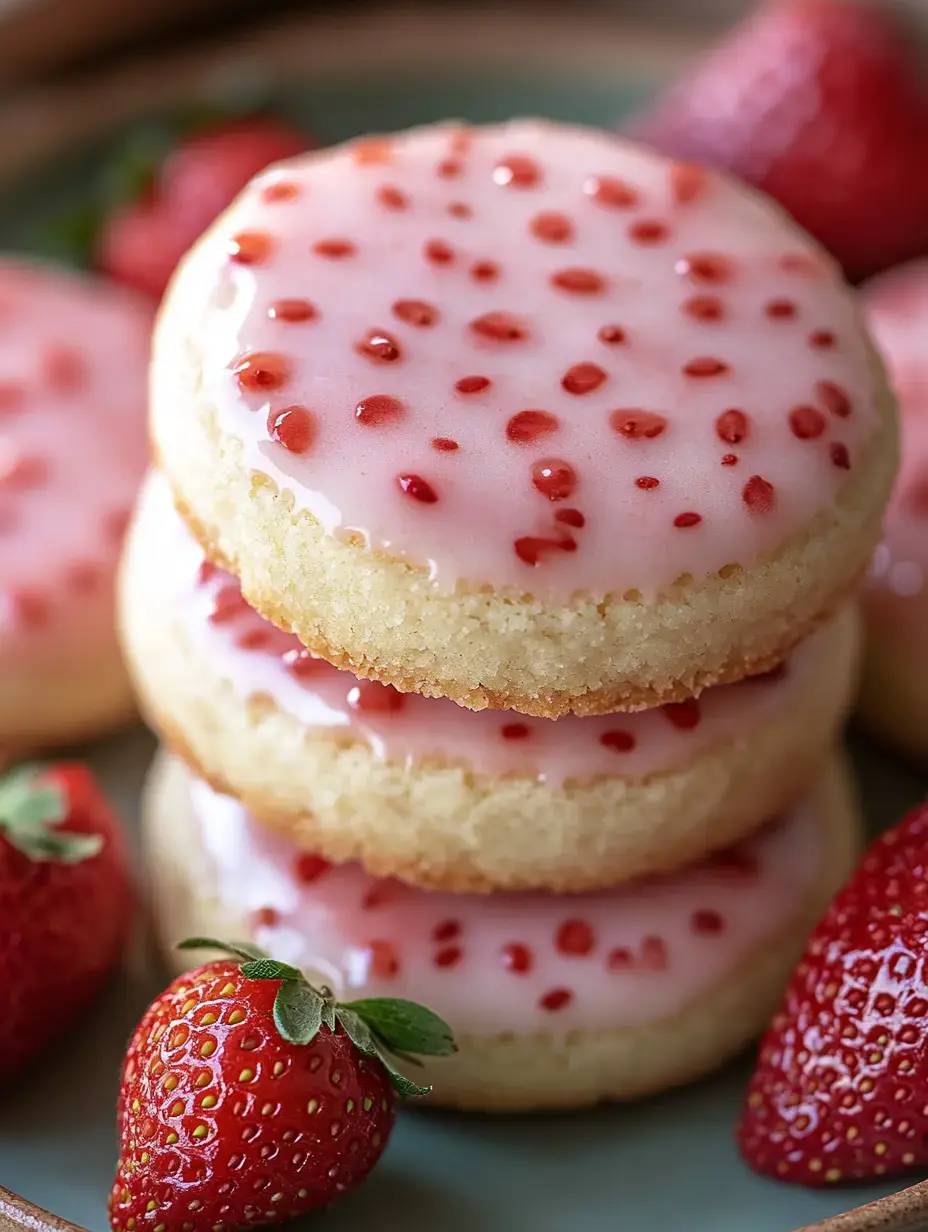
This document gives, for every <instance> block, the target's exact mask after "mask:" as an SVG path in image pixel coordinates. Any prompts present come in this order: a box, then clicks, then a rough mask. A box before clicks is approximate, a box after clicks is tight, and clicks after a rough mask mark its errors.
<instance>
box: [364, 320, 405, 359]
mask: <svg viewBox="0 0 928 1232" xmlns="http://www.w3.org/2000/svg"><path fill="white" fill-rule="evenodd" d="M355 350H356V351H357V352H358V354H359V355H363V356H364V358H365V359H369V360H370V361H371V362H372V363H375V364H392V363H396V361H397V360H398V359H402V358H403V352H402V350H401V348H400V344H399V343H398V342H397V340H396V339H395V338H394V337H393V336H392V335H391V334H387V333H384V332H383V330H379V329H372V330H371V331H370V333H368V334H365V336H364V337H363V338H361V339H360V340H359V341H358V342H357V344H356V345H355Z"/></svg>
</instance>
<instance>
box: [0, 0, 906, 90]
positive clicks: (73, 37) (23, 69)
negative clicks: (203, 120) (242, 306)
mask: <svg viewBox="0 0 928 1232" xmlns="http://www.w3.org/2000/svg"><path fill="white" fill-rule="evenodd" d="M453 2H454V0H450V2H449V0H421V5H420V7H422V8H426V9H428V8H431V9H441V8H448V7H451V4H452V3H453ZM879 2H880V3H881V6H882V7H891V8H895V9H899V10H901V11H902V12H903V13H905V14H906V15H908V16H909V17H910V18H914V19H915V20H916V21H920V22H922V23H923V24H925V25H928V0H879ZM410 7H413V6H410ZM470 7H471V8H472V9H474V10H475V11H479V10H480V9H481V8H483V9H496V10H498V9H501V8H516V9H518V8H521V9H523V10H529V11H531V10H538V9H545V8H547V9H549V10H552V11H555V12H561V13H564V12H565V11H566V10H567V9H568V7H569V9H570V12H571V14H575V15H576V20H578V21H582V20H583V16H584V13H585V12H587V13H590V14H594V15H595V14H599V15H602V14H604V13H606V14H614V15H615V16H616V18H624V19H627V20H628V21H629V22H634V23H635V24H636V25H637V26H641V25H650V26H655V27H657V28H659V29H661V30H663V31H664V32H666V33H667V34H668V36H671V37H672V36H674V35H675V34H678V35H681V36H683V37H686V36H689V35H693V34H695V35H697V36H698V35H700V34H702V35H704V36H705V37H706V38H709V37H711V35H712V34H713V33H714V32H717V31H718V30H719V29H721V28H722V27H724V26H726V25H728V24H731V23H732V22H734V21H735V20H737V19H738V18H739V17H740V16H742V15H743V14H744V13H745V12H746V11H747V10H748V9H749V8H751V7H752V5H751V3H750V0H562V2H561V3H557V0H555V2H554V3H551V2H550V0H548V2H545V0H541V2H540V3H539V0H524V2H523V3H521V4H520V3H519V0H510V2H509V3H508V4H500V3H499V2H498V0H497V2H496V3H492V2H489V3H480V0H472V3H471V5H470ZM379 8H381V5H379V4H378V3H376V2H371V0H355V2H354V3H352V0H330V2H329V3H313V2H312V0H0V88H4V89H11V88H15V87H16V86H22V85H23V84H24V83H26V82H29V81H35V80H36V79H38V78H40V77H41V76H43V75H47V74H49V73H51V72H54V71H56V70H57V71H61V70H62V69H63V68H69V67H70V68H72V69H73V68H74V67H76V66H77V67H80V66H84V67H86V66H88V65H90V64H93V65H95V66H98V65H99V64H100V62H101V59H102V58H104V57H112V56H113V55H117V54H120V55H125V54H129V53H132V52H136V53H137V52H138V51H139V50H146V49H148V50H152V49H154V48H157V47H158V46H159V45H160V46H165V45H168V44H171V43H175V44H176V42H177V41H178V40H186V41H190V40H195V39H200V40H202V39H204V38H209V37H222V36H228V35H229V34H231V33H232V32H233V31H234V30H236V29H243V28H244V29H247V27H248V25H249V24H252V25H259V24H267V23H268V22H269V21H273V20H274V18H275V16H278V17H279V16H282V15H285V14H288V13H289V14H293V13H305V12H310V11H314V10H315V11H322V12H323V13H325V14H327V15H329V16H337V15H338V14H339V13H341V12H343V11H345V10H347V9H354V10H358V9H363V10H366V11H367V12H368V13H369V15H370V19H371V20H372V21H376V20H377V15H378V9H379Z"/></svg>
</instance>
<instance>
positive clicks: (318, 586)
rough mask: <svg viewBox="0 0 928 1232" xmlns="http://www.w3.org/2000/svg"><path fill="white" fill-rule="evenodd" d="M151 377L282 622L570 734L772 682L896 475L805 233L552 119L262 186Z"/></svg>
mask: <svg viewBox="0 0 928 1232" xmlns="http://www.w3.org/2000/svg"><path fill="white" fill-rule="evenodd" d="M152 389H153V411H152V423H153V435H154V441H155V446H156V450H157V453H158V455H159V456H160V461H161V463H162V465H163V468H164V470H165V472H166V474H167V476H168V479H169V481H170V483H171V485H172V488H173V490H174V493H175V497H176V500H177V503H178V506H179V508H180V509H181V511H182V513H183V514H184V516H185V518H186V519H187V521H188V522H189V524H190V526H191V528H192V529H193V530H194V533H195V534H196V535H197V537H198V538H199V539H200V541H201V543H202V544H203V546H204V548H205V549H206V551H207V553H208V555H209V557H210V559H211V560H213V561H214V562H215V563H217V564H223V565H225V566H226V567H228V568H229V569H230V570H231V571H232V572H234V573H235V574H236V576H238V577H239V578H240V579H241V582H242V587H243V590H244V593H245V595H246V596H247V598H248V600H249V602H251V603H252V604H253V605H254V606H255V607H256V608H257V610H258V611H260V612H261V614H262V615H264V616H265V617H267V618H268V619H270V620H273V621H274V622H275V623H276V624H278V625H280V626H281V627H283V628H286V629H287V630H289V631H293V632H294V633H296V634H297V635H298V636H299V638H300V640H301V641H302V642H303V644H304V645H305V646H307V647H308V648H309V649H310V650H312V651H313V652H314V653H317V654H319V655H321V656H322V657H323V658H326V659H328V660H329V661H330V662H331V663H333V664H334V665H335V666H338V667H341V668H344V669H347V670H350V671H352V672H354V673H355V674H356V675H358V676H361V677H364V678H373V679H377V680H380V681H383V682H386V683H390V684H392V685H394V686H396V688H398V689H399V690H401V691H403V692H406V691H416V692H420V693H423V694H426V695H428V696H445V697H449V698H451V699H452V700H454V701H457V702H459V703H461V704H463V705H466V706H469V707H471V708H473V709H481V708H483V707H487V706H490V707H494V708H512V709H515V710H519V711H522V712H524V713H527V714H534V715H540V716H543V717H549V718H556V717H559V716H561V715H564V714H566V713H570V712H572V713H577V714H598V713H608V712H610V711H613V710H616V709H623V710H631V709H639V708H643V707H647V706H653V705H657V704H661V703H664V702H671V701H679V700H682V699H683V698H685V697H688V696H690V695H692V694H694V693H698V692H699V691H700V690H701V689H703V688H704V687H707V686H710V685H715V684H720V683H726V682H729V681H733V680H738V679H741V678H742V677H743V676H745V675H748V674H752V673H760V672H763V671H766V670H768V669H769V668H771V667H773V666H775V665H776V664H777V663H778V662H779V661H780V660H781V659H782V658H783V657H784V656H785V655H786V654H787V653H788V652H789V651H790V649H791V648H792V647H793V646H794V645H795V644H796V643H797V642H798V641H799V640H801V638H802V637H804V636H806V635H807V634H808V633H809V632H811V631H812V630H813V629H814V628H815V627H817V626H818V625H819V624H820V623H821V622H822V621H823V620H824V619H826V618H827V616H828V615H830V614H831V613H833V612H834V611H835V610H836V609H837V607H838V606H839V605H840V603H841V602H842V601H843V599H844V597H845V596H846V595H847V593H848V592H849V590H850V589H851V588H852V587H853V586H854V584H855V583H856V581H857V579H858V578H859V576H860V574H861V573H862V571H863V570H864V568H865V566H866V563H867V560H868V559H869V556H870V554H871V552H872V550H873V547H874V546H875V543H876V540H877V537H878V534H879V522H880V516H881V513H882V509H883V506H884V504H885V501H886V498H887V496H888V493H889V488H890V484H891V478H892V474H893V471H894V469H895V462H896V455H895V431H896V429H895V421H894V410H893V403H892V398H891V396H890V394H889V392H888V390H887V388H886V385H885V382H884V379H883V375H882V370H881V367H880V364H879V362H878V360H877V359H876V357H875V355H874V353H873V351H872V348H871V347H870V344H869V342H868V340H867V339H866V337H865V335H864V334H863V332H862V330H861V327H860V325H859V323H858V319H857V309H856V305H855V303H854V301H853V299H852V297H851V296H850V294H849V292H848V291H847V289H846V288H845V287H844V286H843V284H842V283H841V281H840V276H839V274H838V272H837V270H836V267H835V266H834V264H833V262H832V261H831V260H830V259H829V258H828V257H827V256H826V255H825V254H824V253H823V252H822V251H821V250H820V249H819V248H818V247H816V246H815V245H814V244H813V242H812V241H811V240H810V239H809V238H808V237H807V236H805V235H804V234H803V233H801V232H799V231H798V230H797V229H796V227H795V226H794V225H793V224H792V223H791V222H790V221H789V220H788V219H787V218H786V217H785V215H784V214H783V213H781V212H780V211H779V210H778V209H776V208H775V207H774V206H772V205H771V204H770V203H769V202H767V201H765V200H762V199H761V198H759V197H757V196H755V195H753V194H751V193H749V192H748V191H747V190H746V189H744V188H742V187H739V186H736V185H735V184H733V183H732V182H729V181H727V180H725V179H722V178H719V177H717V176H716V175H714V174H710V173H708V172H707V173H703V172H700V171H697V170H695V169H694V168H690V167H682V166H679V165H674V164H672V163H670V162H668V161H666V160H665V159H663V158H661V157H659V156H658V155H655V154H653V153H648V152H646V151H644V150H639V149H636V148H635V147H633V146H630V145H627V144H625V143H622V142H620V141H618V140H616V139H614V138H613V137H611V136H607V135H605V134H601V133H597V132H595V131H592V130H583V129H576V128H565V127H560V126H555V125H550V124H544V123H538V122H531V121H519V122H513V123H511V124H506V125H502V126H498V127H489V128H481V129H466V128H462V127H460V126H451V125H440V126H435V127H430V128H426V129H421V130H417V131H414V132H411V133H408V134H405V135H401V136H397V137H394V138H384V139H378V140H376V141H371V140H366V141H361V142H355V143H354V144H352V145H349V146H345V147H340V148H337V149H334V150H327V151H324V152H322V153H320V154H316V155H313V156H311V157H308V158H305V159H302V160H296V161H293V162H291V163H289V164H282V165H280V166H278V167H277V168H274V169H271V170H270V171H268V172H266V173H263V174H262V175H260V176H259V177H258V178H257V179H256V180H255V181H253V183H252V185H251V186H250V187H249V188H248V189H246V191H245V192H244V193H243V194H242V196H241V197H240V198H239V199H238V201H237V202H236V203H235V204H234V205H233V206H232V207H231V208H230V210H229V211H228V212H227V213H226V214H225V215H224V216H223V217H222V218H221V219H220V220H219V221H218V222H217V223H216V225H215V226H214V227H213V228H212V229H211V230H210V231H209V232H208V233H207V235H206V236H205V237H204V238H203V239H202V240H201V241H200V242H199V243H198V245H197V246H196V247H195V249H194V250H193V252H192V253H191V254H190V255H189V256H188V257H187V259H186V260H185V262H184V263H183V264H182V266H181V268H180V270H179V272H178V274H177V275H176V277H175V280H174V283H173V287H172V289H171V290H170V292H169V293H168V296H167V298H166V300H165V301H164V304H163V307H162V310H161V315H160V322H159V326H158V329H157V336H156V341H155V362H154V371H153V383H152Z"/></svg>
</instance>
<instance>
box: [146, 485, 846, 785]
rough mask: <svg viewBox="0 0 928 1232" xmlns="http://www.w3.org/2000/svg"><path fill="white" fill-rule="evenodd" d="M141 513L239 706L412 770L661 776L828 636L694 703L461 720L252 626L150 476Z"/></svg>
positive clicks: (710, 741)
mask: <svg viewBox="0 0 928 1232" xmlns="http://www.w3.org/2000/svg"><path fill="white" fill-rule="evenodd" d="M144 508H145V511H146V517H145V521H144V527H145V532H144V534H145V553H146V564H147V568H148V569H149V570H150V571H151V572H152V575H153V576H154V577H156V578H157V585H158V588H159V591H161V593H162V594H163V595H164V599H165V601H166V602H168V603H170V607H171V611H172V613H174V615H175V618H176V619H179V620H181V621H182V622H183V624H184V627H185V632H186V635H187V637H188V638H189V639H190V641H191V642H192V644H193V645H194V646H195V647H196V648H197V651H198V653H199V654H200V655H201V656H203V658H204V660H205V661H207V662H208V663H209V664H210V666H211V668H212V670H213V671H214V672H216V673H217V674H218V675H220V676H221V677H223V678H224V679H227V680H231V681H232V682H233V683H234V684H235V685H236V687H237V689H238V690H239V691H240V693H242V694H243V695H244V696H246V697H254V696H258V695H263V696H267V697H270V698H272V699H273V701H274V702H276V704H277V705H278V706H279V707H280V708H281V709H282V710H284V711H286V712H287V713H289V714H292V715H293V716H294V717H295V718H297V719H298V720H299V721H300V722H301V723H304V724H305V725H306V726H307V727H308V728H312V729H315V730H317V731H320V732H326V731H329V732H333V733H337V734H339V735H343V734H345V733H346V732H350V733H351V735H352V736H354V737H355V738H356V739H358V740H359V741H362V742H363V743H366V744H367V745H368V746H369V748H370V749H371V751H372V752H373V753H374V754H375V756H378V757H381V758H388V759H390V760H391V761H395V762H399V763H401V764H406V765H412V764H415V763H421V762H422V761H424V760H426V759H434V758H441V759H443V760H446V761H452V762H463V763H464V764H465V765H466V766H468V768H470V769H472V770H476V771H478V772H483V773H489V774H520V775H529V776H531V777H533V778H537V779H539V780H541V781H546V782H548V783H550V784H551V785H552V786H555V787H557V786H560V785H561V784H562V783H564V781H565V780H569V779H573V780H576V779H583V778H588V777H590V776H594V775H609V774H612V775H622V776H623V777H626V778H634V777H641V776H644V775H647V774H650V773H652V772H654V771H660V770H669V769H671V768H673V767H675V766H677V765H680V764H683V763H685V762H688V761H690V760H691V759H693V758H694V757H696V756H697V755H698V754H699V753H701V752H703V751H704V750H706V749H708V748H710V747H712V746H713V745H716V744H720V743H722V742H724V741H726V740H733V739H736V738H742V737H744V736H745V735H747V734H749V733H751V732H752V731H754V730H756V728H757V727H759V726H760V724H762V723H763V722H765V721H768V720H770V719H772V718H774V717H775V716H777V715H779V714H783V713H784V712H786V711H787V710H788V709H789V708H790V707H791V706H793V705H794V704H795V703H796V701H797V699H798V698H799V697H800V696H802V694H803V691H804V690H807V689H808V688H809V681H810V677H812V676H813V674H814V671H815V667H816V664H817V662H818V661H819V659H820V657H821V653H822V645H823V641H824V639H826V638H828V637H829V636H832V635H833V634H832V630H831V629H830V628H828V629H825V630H822V631H821V632H820V633H817V634H815V635H813V636H812V637H811V638H809V639H807V640H806V641H805V642H803V643H802V645H800V647H799V648H798V649H797V650H796V651H795V652H794V653H793V655H792V657H791V658H790V659H789V661H788V662H787V663H786V664H784V665H783V667H782V668H780V669H778V670H777V671H775V672H772V673H768V674H767V675H766V676H759V677H755V678H754V679H748V680H744V681H741V682H740V683H739V684H736V685H725V686H722V687H719V688H715V689H709V690H708V691H707V692H705V693H703V694H702V696H701V697H700V698H699V700H698V701H696V700H691V701H688V702H684V703H681V704H679V705H670V706H664V707H660V708H658V709H656V710H648V711H642V712H639V713H636V714H622V715H618V714H614V715H601V716H597V717H595V718H585V719H581V718H576V717H575V716H568V717H567V718H563V719H558V720H557V721H551V720H549V719H536V718H528V717H525V716H523V715H511V714H505V713H500V712H499V711H493V710H481V711H476V712H474V711H470V710H464V709H462V708H461V707H460V706H456V705H455V704H454V702H450V701H447V700H444V699H432V698H426V697H420V696H419V695H418V694H415V693H408V694H400V693H397V692H396V691H395V690H394V689H392V688H390V687H389V686H386V685H381V684H377V683H376V682H374V681H359V680H357V679H356V677H354V676H352V675H350V674H349V673H348V672H342V671H338V670H337V669H336V668H334V667H331V666H330V665H329V664H328V663H325V662H324V661H323V660H322V659H314V658H312V657H311V656H310V655H309V654H308V653H307V652H306V651H304V650H303V649H302V647H301V646H300V643H299V641H298V640H297V639H296V638H295V637H294V636H293V635H292V634H289V633H284V632H282V631H281V630H280V629H277V628H275V627H274V626H273V625H272V624H270V623H269V622H267V621H265V620H263V619H262V618H261V617H260V616H259V615H258V614H257V613H256V612H255V611H254V609H253V608H251V607H249V606H248V604H247V603H246V602H245V600H244V599H243V598H242V596H241V592H240V590H239V586H238V583H237V581H236V579H235V578H234V577H232V576H231V575H230V574H228V573H224V572H223V571H222V570H220V569H216V568H214V567H213V566H211V565H209V564H207V563H206V562H205V561H204V558H203V553H202V551H201V550H200V548H199V546H198V545H197V544H196V542H195V541H194V540H193V538H192V537H191V535H190V533H189V532H188V530H187V528H186V526H185V525H184V524H183V522H182V521H181V519H180V518H179V517H178V516H177V514H176V513H175V512H174V508H173V505H172V503H171V498H170V494H169V492H168V489H167V486H166V484H165V482H164V480H163V479H161V478H160V477H158V476H156V475H152V477H151V478H150V480H149V482H148V485H147V488H146V497H145V503H144Z"/></svg>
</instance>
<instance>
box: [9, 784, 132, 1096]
mask: <svg viewBox="0 0 928 1232" xmlns="http://www.w3.org/2000/svg"><path fill="white" fill-rule="evenodd" d="M131 897H132V896H131V889H130V878H129V869H128V863H127V858H126V850H125V845H124V842H123V836H122V830H121V827H120V823H119V821H118V819H117V818H116V817H115V816H114V814H113V813H112V811H111V810H110V807H109V805H108V804H107V802H106V800H105V799H104V798H103V795H102V793H101V791H100V789H99V788H98V787H97V784H96V783H95V781H94V779H93V777H92V775H91V774H90V771H89V770H88V769H87V768H86V767H85V766H80V765H76V764H70V763H66V764H62V765H58V766H54V767H51V768H48V769H39V768H36V767H35V766H22V767H20V768H18V769H16V770H12V771H10V772H9V773H7V774H6V775H5V776H3V777H2V778H0V985H2V987H3V1014H2V1016H0V1080H6V1079H9V1078H12V1077H14V1076H15V1075H17V1074H18V1073H19V1072H21V1070H22V1067H23V1065H24V1064H25V1063H26V1062H28V1061H30V1060H31V1059H32V1057H34V1056H35V1055H37V1054H38V1053H40V1052H42V1051H43V1050H44V1049H46V1048H48V1047H50V1046H51V1045H52V1044H53V1043H54V1042H55V1041H56V1040H57V1039H59V1038H61V1037H64V1036H66V1035H68V1033H69V1032H70V1031H71V1029H72V1027H73V1024H74V1019H75V1016H76V1015H77V1014H78V1013H79V1012H80V1011H82V1010H83V1009H85V1008H86V1007H87V1005H88V1004H89V1003H90V1002H91V1001H92V1000H93V998H94V997H95V996H96V994H97V993H98V992H99V991H100V989H101V987H102V985H103V984H104V982H105V980H106V978H107V976H108V975H109V973H110V972H111V971H112V969H113V967H114V965H115V964H116V962H117V961H118V959H119V955H120V952H121V949H122V947H123V944H124V943H125V941H126V938H127V934H128V930H129V925H130V914H131Z"/></svg>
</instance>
